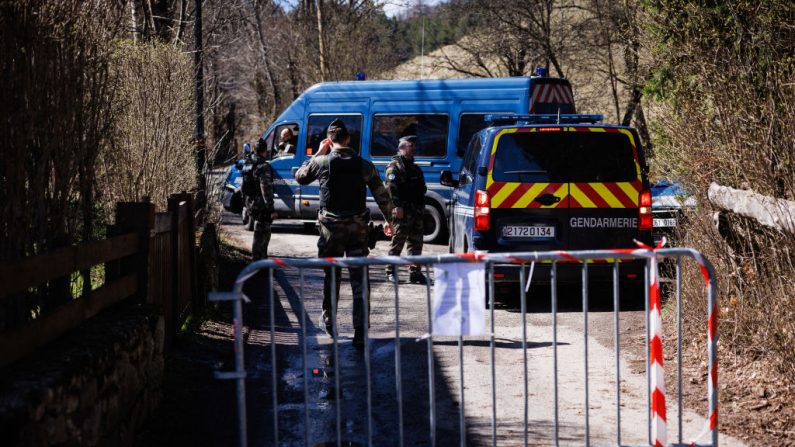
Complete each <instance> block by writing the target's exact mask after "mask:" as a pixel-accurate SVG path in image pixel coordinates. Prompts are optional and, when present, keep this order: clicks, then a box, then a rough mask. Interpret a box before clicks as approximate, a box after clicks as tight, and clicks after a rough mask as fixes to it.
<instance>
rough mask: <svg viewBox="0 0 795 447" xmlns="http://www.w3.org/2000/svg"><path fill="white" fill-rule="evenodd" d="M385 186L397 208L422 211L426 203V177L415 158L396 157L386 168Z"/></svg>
mask: <svg viewBox="0 0 795 447" xmlns="http://www.w3.org/2000/svg"><path fill="white" fill-rule="evenodd" d="M385 177H386V179H385V182H384V183H385V185H386V188H387V189H388V190H389V195H390V197H391V198H392V204H393V205H394V206H396V207H403V208H418V209H422V208H423V207H424V203H425V192H426V191H427V190H428V188H427V187H426V186H425V176H424V174H423V172H422V169H420V167H419V166H417V165H416V164H415V163H414V159H413V158H409V157H405V156H403V155H395V156H394V157H392V161H391V162H389V165H388V166H387V167H386V173H385Z"/></svg>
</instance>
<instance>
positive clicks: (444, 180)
mask: <svg viewBox="0 0 795 447" xmlns="http://www.w3.org/2000/svg"><path fill="white" fill-rule="evenodd" d="M439 183H441V184H442V185H444V186H450V187H452V188H456V187H458V180H453V173H452V172H450V171H442V172H441V174H440V175H439Z"/></svg>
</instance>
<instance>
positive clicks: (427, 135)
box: [370, 114, 450, 157]
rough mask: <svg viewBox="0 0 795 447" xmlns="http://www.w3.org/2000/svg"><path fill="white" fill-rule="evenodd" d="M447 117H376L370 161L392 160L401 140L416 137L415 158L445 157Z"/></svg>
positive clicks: (374, 118)
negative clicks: (373, 159)
mask: <svg viewBox="0 0 795 447" xmlns="http://www.w3.org/2000/svg"><path fill="white" fill-rule="evenodd" d="M449 123H450V118H449V117H448V116H447V115H442V114H435V115H375V116H374V117H373V136H372V138H371V143H370V154H371V155H372V156H373V157H391V156H393V155H395V154H397V145H398V140H399V139H400V137H405V136H407V135H415V136H416V137H417V150H416V153H415V154H414V156H415V157H444V156H445V155H447V130H448V128H449V127H450V126H449Z"/></svg>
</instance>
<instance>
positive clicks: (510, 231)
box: [441, 115, 652, 285]
mask: <svg viewBox="0 0 795 447" xmlns="http://www.w3.org/2000/svg"><path fill="white" fill-rule="evenodd" d="M486 120H487V121H489V122H490V126H489V127H487V128H485V129H483V130H481V131H480V132H478V133H476V134H475V135H474V136H473V138H472V140H471V141H470V143H469V146H468V148H467V150H466V153H465V154H464V158H463V161H462V164H461V168H460V169H459V170H458V172H456V173H455V174H453V172H451V171H446V172H442V174H441V183H442V184H444V185H447V186H451V187H453V194H452V213H451V214H452V217H451V222H450V228H451V237H450V251H451V252H473V251H487V252H500V253H502V252H518V251H547V250H592V249H614V248H634V247H636V244H635V242H634V241H635V240H638V241H641V242H644V243H646V244H651V243H652V232H651V230H652V213H651V193H650V191H649V182H648V179H647V167H646V160H645V157H644V154H643V148H642V147H641V145H640V142H639V139H638V135H637V133H636V132H635V130H634V129H632V128H630V127H624V126H614V125H600V124H596V123H598V122H599V121H601V120H602V117H601V115H524V116H516V115H494V116H488V117H486ZM537 267H541V268H540V269H538V268H537V269H536V270H537V272H540V275H538V276H536V278H534V280H533V281H536V279H538V280H541V281H544V280H545V279H546V281H548V280H549V274H548V271H549V269H548V268H546V269H545V268H544V266H537ZM612 267H613V265H612V263H611V262H609V261H607V262H605V263H602V264H601V265H598V264H597V263H595V264H594V265H592V266H589V272H590V277H592V278H594V279H595V280H597V281H598V280H600V279H603V280H606V281H610V280H612ZM544 270H546V274H545V272H544ZM619 272H620V276H621V281H622V282H623V283H627V282H629V283H633V284H636V285H639V284H640V283H641V281H642V280H643V278H644V275H643V273H644V266H643V264H642V263H638V262H622V263H621V265H620V266H619ZM558 273H559V276H558V279H559V280H561V281H566V280H567V279H568V280H572V281H577V282H579V281H580V276H581V273H580V266H579V265H569V266H566V265H559V267H558ZM495 280H496V281H497V282H500V281H502V282H515V281H517V280H518V271H517V270H516V269H498V270H497V274H496V278H495Z"/></svg>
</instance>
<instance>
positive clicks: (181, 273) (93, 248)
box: [0, 193, 196, 366]
mask: <svg viewBox="0 0 795 447" xmlns="http://www.w3.org/2000/svg"><path fill="white" fill-rule="evenodd" d="M109 230H110V231H109V233H110V234H112V235H111V236H110V237H108V238H107V239H104V240H99V241H93V242H87V243H84V244H81V245H78V246H74V247H67V248H63V249H59V250H56V251H54V252H51V253H46V254H41V255H37V256H32V257H28V258H24V259H21V260H19V261H16V262H13V263H4V264H0V284H2V286H0V310H3V309H7V308H9V307H10V306H11V305H12V304H14V305H16V306H17V307H19V305H20V303H22V306H23V308H25V306H26V303H28V301H29V298H30V297H31V296H34V297H35V293H34V292H35V289H36V288H39V287H41V286H43V285H47V284H48V283H49V282H51V281H59V280H61V281H62V280H64V278H66V279H67V280H68V278H69V277H70V275H72V274H74V273H76V272H91V270H92V269H97V268H98V267H99V269H100V271H101V272H102V275H101V276H102V278H103V283H102V285H101V286H99V287H97V288H96V289H93V290H91V289H92V287H85V288H84V290H87V291H88V293H87V294H84V295H83V296H79V297H73V296H71V295H72V291H71V290H66V292H67V293H68V295H69V296H65V297H60V298H59V301H61V302H62V304H61V305H59V306H57V307H55V308H54V309H52V310H51V311H49V312H46V313H44V314H40V315H36V317H35V318H31V319H26V321H22V322H21V323H19V322H18V323H17V324H16V325H12V326H11V327H10V328H8V329H6V330H0V366H4V365H7V364H10V363H12V362H14V361H16V360H18V359H20V358H22V357H24V356H26V355H28V354H30V353H33V352H35V351H36V350H37V349H38V348H40V347H42V346H44V345H45V344H47V343H49V342H51V341H53V340H55V339H57V338H58V337H60V336H62V335H64V334H65V333H66V332H68V331H69V330H71V329H74V328H75V327H77V326H79V325H80V324H82V323H83V322H84V321H86V320H87V319H89V318H91V317H93V316H95V315H96V314H98V313H99V312H101V311H102V310H104V309H106V308H108V307H110V306H112V305H114V304H117V303H119V302H121V301H124V300H127V299H132V298H137V299H139V300H140V301H142V302H147V303H150V304H154V305H157V306H160V307H161V308H162V309H163V312H164V317H165V320H166V325H167V340H170V336H171V335H173V333H174V332H175V331H176V330H177V329H178V327H179V325H180V324H181V322H182V321H184V318H185V317H186V316H187V314H188V312H189V311H190V307H191V303H192V302H193V295H194V293H195V290H196V289H195V286H194V284H195V267H194V266H195V248H194V246H195V242H194V241H195V227H194V223H193V201H192V198H191V196H190V195H189V194H185V193H183V194H176V195H173V196H171V197H170V198H169V210H168V211H167V212H164V213H155V210H154V205H153V204H151V203H148V202H144V203H119V204H118V206H117V210H116V225H115V226H113V227H111V228H110V229H109ZM88 276H89V278H84V280H87V281H91V278H90V276H91V275H90V274H89V275H88ZM66 289H69V288H68V287H67V288H66ZM12 302H14V303H12ZM27 306H28V307H29V306H30V305H29V304H27Z"/></svg>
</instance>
